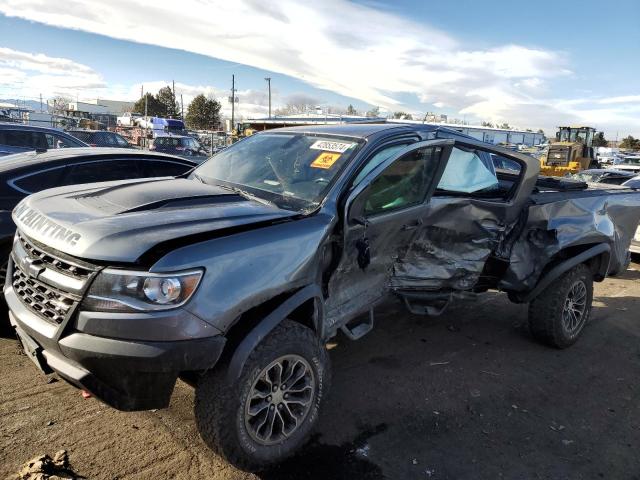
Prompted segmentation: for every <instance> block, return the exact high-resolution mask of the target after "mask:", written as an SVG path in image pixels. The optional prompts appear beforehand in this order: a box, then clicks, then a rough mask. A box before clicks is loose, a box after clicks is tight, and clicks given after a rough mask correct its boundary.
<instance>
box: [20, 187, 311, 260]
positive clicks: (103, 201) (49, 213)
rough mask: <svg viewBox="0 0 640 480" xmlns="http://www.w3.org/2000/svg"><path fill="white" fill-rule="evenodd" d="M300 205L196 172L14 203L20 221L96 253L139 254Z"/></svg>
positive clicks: (29, 229)
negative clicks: (260, 197)
mask: <svg viewBox="0 0 640 480" xmlns="http://www.w3.org/2000/svg"><path fill="white" fill-rule="evenodd" d="M298 215H299V214H298V213H297V212H293V211H290V210H284V209H280V208H278V207H276V206H274V205H271V204H266V203H261V202H259V201H255V200H248V199H247V198H245V197H242V196H240V195H239V194H236V193H234V192H232V191H230V190H228V189H225V188H221V187H217V186H211V185H205V184H203V183H200V182H198V181H196V180H188V179H174V178H162V179H157V178H156V179H144V180H132V181H125V182H123V181H118V182H104V183H94V184H88V185H73V186H70V187H60V188H54V189H51V190H44V191H42V192H39V193H36V194H34V195H31V196H29V197H27V198H26V199H24V200H23V201H22V202H20V203H19V204H18V206H16V208H15V209H14V211H13V215H12V216H13V220H14V222H15V224H16V225H17V226H18V229H19V230H20V231H21V232H23V233H24V234H25V235H27V236H28V237H30V238H32V239H34V240H36V241H38V242H40V243H42V244H45V245H48V246H50V247H52V248H55V249H56V250H59V251H61V252H64V253H67V254H70V255H73V256H76V257H80V258H85V259H88V260H99V261H114V262H135V261H136V260H138V259H139V258H140V257H141V255H143V254H144V253H145V252H147V251H148V250H149V249H151V248H152V247H154V246H157V245H158V244H160V243H163V242H168V241H175V240H177V239H180V238H184V237H188V236H192V235H199V234H207V233H211V234H213V235H224V234H227V233H230V232H233V231H237V229H238V228H258V227H259V226H263V225H269V224H270V223H273V222H277V221H282V220H284V219H287V218H291V217H294V216H298Z"/></svg>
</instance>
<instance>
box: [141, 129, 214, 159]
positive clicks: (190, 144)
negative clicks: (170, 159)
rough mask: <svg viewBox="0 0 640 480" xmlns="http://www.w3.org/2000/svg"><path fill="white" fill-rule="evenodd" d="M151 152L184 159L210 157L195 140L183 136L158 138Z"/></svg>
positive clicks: (152, 145) (150, 148)
mask: <svg viewBox="0 0 640 480" xmlns="http://www.w3.org/2000/svg"><path fill="white" fill-rule="evenodd" d="M149 150H155V151H157V152H164V153H171V154H174V155H180V156H183V157H202V158H205V157H207V156H208V154H209V152H208V151H207V150H206V149H205V148H204V147H203V146H202V145H200V142H198V141H197V140H196V139H195V138H192V137H189V136H183V135H171V136H162V137H156V138H155V139H154V140H153V143H152V144H151V146H150V147H149Z"/></svg>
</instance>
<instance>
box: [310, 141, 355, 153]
mask: <svg viewBox="0 0 640 480" xmlns="http://www.w3.org/2000/svg"><path fill="white" fill-rule="evenodd" d="M354 145H355V143H344V142H331V141H328V140H318V141H317V142H315V143H314V144H313V145H311V146H310V147H309V148H310V149H312V150H324V151H325V152H335V153H344V152H346V151H347V150H348V149H349V148H351V147H352V146H354Z"/></svg>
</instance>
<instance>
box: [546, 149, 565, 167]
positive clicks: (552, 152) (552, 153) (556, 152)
mask: <svg viewBox="0 0 640 480" xmlns="http://www.w3.org/2000/svg"><path fill="white" fill-rule="evenodd" d="M570 154H571V149H569V148H550V149H549V152H548V153H547V165H554V166H567V165H569V155H570Z"/></svg>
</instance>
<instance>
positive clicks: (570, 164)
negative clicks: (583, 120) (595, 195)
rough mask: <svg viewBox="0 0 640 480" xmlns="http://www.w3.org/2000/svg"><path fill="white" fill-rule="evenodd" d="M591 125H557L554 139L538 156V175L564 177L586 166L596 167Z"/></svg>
mask: <svg viewBox="0 0 640 480" xmlns="http://www.w3.org/2000/svg"><path fill="white" fill-rule="evenodd" d="M595 132H596V129H595V128H593V127H558V133H556V139H555V141H554V142H552V143H551V144H550V145H549V149H548V151H547V153H546V155H542V157H540V175H546V176H554V177H564V176H565V175H566V174H567V173H577V172H579V171H581V170H586V169H588V168H598V162H597V161H596V155H595V150H594V148H593V146H592V143H593V137H594V135H595Z"/></svg>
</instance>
